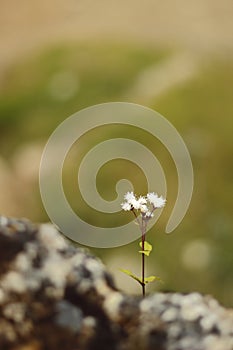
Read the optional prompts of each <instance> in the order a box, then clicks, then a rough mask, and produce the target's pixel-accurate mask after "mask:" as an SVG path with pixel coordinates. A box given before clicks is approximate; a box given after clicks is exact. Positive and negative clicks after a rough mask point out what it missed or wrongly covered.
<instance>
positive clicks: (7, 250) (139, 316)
mask: <svg viewBox="0 0 233 350" xmlns="http://www.w3.org/2000/svg"><path fill="white" fill-rule="evenodd" d="M8 349H11V350H31V349H32V350H33V349H34V350H47V349H48V350H60V349H62V350H84V349H85V350H92V349H101V350H105V349H113V350H133V349H139V350H151V349H155V350H232V349H233V311H232V310H227V309H225V308H223V307H222V306H220V305H219V304H218V302H217V301H216V300H215V299H213V298H212V297H210V296H202V295H200V294H198V293H191V294H187V295H182V294H179V293H156V294H153V295H150V296H148V297H146V298H145V299H141V298H136V297H131V296H129V295H125V294H123V293H121V292H120V291H119V290H117V288H116V286H115V285H114V282H113V280H112V277H111V275H110V274H109V273H108V272H107V270H106V268H105V266H104V265H103V264H102V263H101V261H99V260H98V259H97V258H95V257H93V256H91V255H90V254H89V253H88V252H87V251H85V250H83V249H80V248H77V249H76V248H74V247H73V246H71V245H69V243H67V242H66V240H64V238H63V237H62V235H61V234H60V233H59V232H57V230H56V228H55V227H54V226H52V225H51V224H42V225H35V224H32V223H31V222H29V221H27V220H25V219H21V220H19V219H12V218H6V217H3V216H0V350H8Z"/></svg>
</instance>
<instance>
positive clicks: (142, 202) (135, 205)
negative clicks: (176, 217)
mask: <svg viewBox="0 0 233 350" xmlns="http://www.w3.org/2000/svg"><path fill="white" fill-rule="evenodd" d="M165 204H166V199H164V198H163V197H162V196H160V197H159V196H158V195H157V194H156V193H154V192H150V193H148V194H147V195H146V196H140V197H138V198H137V197H136V195H135V194H134V193H133V192H127V193H126V194H125V196H124V202H123V203H122V204H121V207H122V210H124V211H131V212H132V213H133V215H134V216H135V220H136V223H137V224H138V226H139V228H140V231H141V241H140V242H139V246H140V250H139V253H140V254H141V255H142V271H141V277H137V276H135V275H134V274H133V273H132V272H131V271H129V270H125V269H121V271H122V272H124V273H125V274H127V275H128V276H130V277H132V278H133V279H135V280H136V281H137V282H138V283H139V284H140V285H141V287H142V295H143V297H144V296H145V288H146V284H148V283H151V282H155V281H161V279H160V278H159V277H157V276H149V277H145V257H148V256H149V255H150V253H151V251H152V245H151V244H150V243H149V242H147V241H146V231H147V224H148V221H149V220H150V219H151V218H153V216H154V211H155V210H156V209H159V208H163V207H164V206H165ZM138 212H139V215H138Z"/></svg>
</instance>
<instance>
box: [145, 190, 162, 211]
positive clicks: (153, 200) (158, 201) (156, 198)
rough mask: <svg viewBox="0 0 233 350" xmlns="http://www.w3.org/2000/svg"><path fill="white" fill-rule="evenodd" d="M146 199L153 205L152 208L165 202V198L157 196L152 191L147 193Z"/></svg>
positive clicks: (159, 206) (158, 206)
mask: <svg viewBox="0 0 233 350" xmlns="http://www.w3.org/2000/svg"><path fill="white" fill-rule="evenodd" d="M147 199H148V201H149V202H150V203H151V204H152V205H153V207H154V208H163V207H164V206H165V203H166V199H164V198H163V197H162V196H160V197H159V196H158V195H157V194H156V193H154V192H150V193H148V194H147Z"/></svg>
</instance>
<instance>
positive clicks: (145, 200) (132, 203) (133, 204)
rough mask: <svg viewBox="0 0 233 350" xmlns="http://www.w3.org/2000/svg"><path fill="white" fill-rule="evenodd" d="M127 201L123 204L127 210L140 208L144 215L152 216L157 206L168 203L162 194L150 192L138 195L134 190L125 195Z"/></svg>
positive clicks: (123, 207) (161, 206)
mask: <svg viewBox="0 0 233 350" xmlns="http://www.w3.org/2000/svg"><path fill="white" fill-rule="evenodd" d="M124 200H125V202H124V203H122V204H121V207H122V209H123V210H125V211H129V210H134V209H135V210H140V212H141V214H142V217H145V218H148V219H149V218H152V217H153V216H154V214H153V212H154V210H155V209H157V208H163V207H164V206H165V203H166V199H164V198H163V197H162V196H160V197H159V196H158V195H157V194H156V193H154V192H150V193H148V194H147V195H146V196H140V197H138V198H137V197H136V196H135V194H134V193H133V192H127V193H126V194H125V196H124Z"/></svg>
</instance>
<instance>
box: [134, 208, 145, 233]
mask: <svg viewBox="0 0 233 350" xmlns="http://www.w3.org/2000/svg"><path fill="white" fill-rule="evenodd" d="M132 212H133V215H134V216H135V218H136V221H137V224H138V226H139V227H140V230H141V232H142V230H143V228H142V225H141V223H140V221H139V219H138V216H137V214H136V213H135V211H134V209H132Z"/></svg>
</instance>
